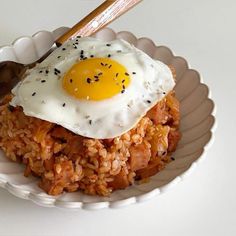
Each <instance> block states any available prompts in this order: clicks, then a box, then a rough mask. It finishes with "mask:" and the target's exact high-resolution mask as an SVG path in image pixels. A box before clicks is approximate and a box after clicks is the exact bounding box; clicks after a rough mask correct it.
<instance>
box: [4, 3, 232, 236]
mask: <svg viewBox="0 0 236 236" xmlns="http://www.w3.org/2000/svg"><path fill="white" fill-rule="evenodd" d="M0 2H1V8H0V10H1V14H0V45H3V44H9V43H11V42H12V40H13V39H15V38H16V37H18V36H22V35H31V34H33V33H34V32H36V31H38V30H40V29H47V30H53V29H54V28H56V27H59V26H62V25H64V26H71V25H73V24H74V23H76V22H77V21H78V20H79V19H80V18H81V17H83V16H85V15H86V14H87V13H88V12H89V11H91V10H92V9H94V8H95V7H96V6H97V5H99V4H100V3H101V2H102V1H101V0H68V1H62V0H57V1H52V0H51V1H49V0H40V1H38V0H37V1H36V0H20V1H16V0H15V1H14V0H8V1H4V0H1V1H0ZM55 2H56V3H55ZM66 2H67V3H66ZM235 12H236V2H235V1H234V0H198V1H193V0H192V1H189V0H178V1H173V0H165V1H158V0H146V1H144V2H143V3H142V4H140V5H139V6H137V7H136V8H135V9H133V10H132V11H131V12H129V13H128V14H126V15H124V16H122V17H121V18H120V19H118V20H117V21H116V22H114V23H113V24H112V25H111V26H112V27H113V28H114V29H115V30H116V31H119V30H130V31H133V32H134V33H135V34H136V35H137V36H140V37H141V36H148V37H150V38H152V39H153V40H154V41H155V42H156V43H157V44H164V45H168V46H169V47H170V48H172V49H173V50H174V51H175V52H176V54H177V55H181V56H184V57H185V58H187V59H188V61H189V62H190V64H191V65H192V67H193V68H196V69H197V70H199V71H200V72H201V74H202V75H203V77H204V81H205V83H206V84H207V85H208V86H209V87H210V89H211V91H212V95H213V99H214V101H215V103H216V105H217V115H216V118H217V122H218V129H217V132H216V135H215V143H214V145H213V146H212V147H211V149H210V150H209V152H208V154H207V158H206V159H205V161H204V162H203V163H202V164H201V165H200V166H199V167H198V168H197V169H196V170H195V172H194V173H193V174H192V175H191V176H190V177H189V178H188V179H186V180H185V181H183V182H181V183H180V184H178V185H177V186H176V187H175V188H173V189H172V190H171V191H169V192H168V193H165V194H163V195H160V196H158V197H156V198H155V199H153V200H150V201H148V202H145V203H142V204H138V205H133V206H130V207H127V208H123V209H120V210H99V211H84V210H79V211H77V212H67V211H62V210H59V209H55V208H43V207H40V206H37V205H35V204H34V203H32V202H30V201H25V200H22V199H18V198H16V197H14V196H12V195H11V194H10V193H8V192H7V191H6V190H4V189H0V214H1V216H0V235H1V236H7V235H24V236H27V235H41V236H44V235H57V236H61V235H88V236H89V235H96V236H100V235H109V234H111V235H119V236H120V235H135V236H138V235H147V236H149V235H160V236H163V235H168V236H171V235H181V236H184V235H188V236H192V235H204V236H207V235H214V236H218V235H224V236H233V235H236V184H235V180H236V170H235V169H236V156H235V151H233V150H234V147H235V146H236V142H235V140H236V138H235V133H236V125H235V123H236V109H235V103H234V102H235V101H236V96H235V95H236V76H235V68H236V59H235V58H236V56H235V54H236V28H235V22H236V13H235Z"/></svg>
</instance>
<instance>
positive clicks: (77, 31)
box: [56, 0, 142, 45]
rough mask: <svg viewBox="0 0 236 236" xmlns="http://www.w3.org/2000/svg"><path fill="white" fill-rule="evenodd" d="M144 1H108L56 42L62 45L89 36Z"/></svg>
mask: <svg viewBox="0 0 236 236" xmlns="http://www.w3.org/2000/svg"><path fill="white" fill-rule="evenodd" d="M141 1H142V0H107V1H105V2H103V3H102V4H101V5H100V6H98V7H97V8H96V9H95V10H94V11H92V12H91V13H90V14H89V15H87V16H86V17H85V18H83V19H82V20H81V21H80V22H79V23H77V24H76V25H74V26H73V27H72V28H71V29H70V30H69V31H67V32H66V33H65V34H63V35H62V36H61V37H60V38H58V39H57V40H56V44H57V45H61V44H63V43H64V42H66V41H67V40H68V39H70V38H74V37H76V36H78V35H80V36H89V35H91V34H93V33H95V32H97V31H98V30H99V29H101V28H103V27H104V26H106V25H107V24H109V23H110V22H112V21H113V20H115V19H117V18H118V17H119V16H121V15H122V14H124V13H125V12H126V11H128V10H129V9H131V8H132V7H133V6H135V5H136V4H137V3H139V2H141Z"/></svg>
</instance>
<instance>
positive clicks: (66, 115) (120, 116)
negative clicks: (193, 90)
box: [11, 37, 175, 139]
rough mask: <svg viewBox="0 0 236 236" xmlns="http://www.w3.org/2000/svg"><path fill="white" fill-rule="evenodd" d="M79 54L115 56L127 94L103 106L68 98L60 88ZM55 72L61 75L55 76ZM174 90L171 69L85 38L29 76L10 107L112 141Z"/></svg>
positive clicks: (125, 48) (120, 46)
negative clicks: (127, 79)
mask: <svg viewBox="0 0 236 236" xmlns="http://www.w3.org/2000/svg"><path fill="white" fill-rule="evenodd" d="M76 42H77V43H78V44H75V43H76ZM107 45H109V46H107ZM81 50H83V51H84V56H85V57H88V58H89V57H90V55H94V57H107V55H108V54H111V55H112V57H111V59H113V60H116V61H117V62H119V63H120V64H122V65H123V66H125V67H126V69H127V71H128V73H129V74H130V79H131V81H130V84H129V86H128V87H127V88H126V90H125V93H123V94H121V93H120V94H117V95H115V96H114V97H112V98H109V99H104V100H101V101H91V100H84V99H76V98H74V97H72V96H70V95H69V94H68V93H67V92H66V91H65V90H64V89H63V87H62V78H63V76H64V74H65V73H66V72H67V71H68V70H69V69H70V68H71V67H72V66H73V65H74V64H75V63H77V62H78V60H79V55H80V53H79V52H80V51H81ZM55 68H56V69H57V70H59V71H60V73H56V74H55ZM132 72H135V74H133V73H132ZM42 81H45V82H42ZM174 85H175V82H174V79H173V76H172V73H171V71H170V69H169V67H168V66H166V65H165V64H163V63H162V62H160V61H154V60H153V59H152V58H151V57H149V56H148V55H146V54H145V53H144V52H142V51H141V50H139V49H137V48H135V47H134V46H133V45H130V44H129V43H127V42H126V41H124V40H118V39H117V40H114V41H111V42H104V41H102V40H99V39H95V38H90V37H85V38H80V39H74V40H70V41H68V42H67V43H65V44H63V45H62V46H61V47H60V48H58V49H56V50H55V51H54V52H53V53H52V54H51V55H50V56H49V57H48V58H46V59H45V60H44V61H43V62H42V63H40V64H38V65H37V66H36V67H35V68H33V69H31V70H29V71H27V76H26V78H25V79H24V80H23V81H21V82H20V83H18V85H17V86H16V87H15V88H14V89H13V90H12V93H13V95H14V97H13V99H12V101H11V105H13V106H21V107H22V108H23V111H24V113H25V114H26V115H28V116H33V117H36V118H40V119H43V120H47V121H50V122H52V123H56V124H58V125H61V126H63V127H64V128H67V129H68V130H70V131H72V132H74V133H76V134H79V135H82V136H85V137H91V138H97V139H105V138H114V137H117V136H119V135H121V134H123V133H125V132H127V131H128V130H130V129H132V128H133V127H134V126H135V125H136V124H137V123H138V121H139V120H140V119H141V118H142V117H143V116H144V115H145V114H146V112H147V111H148V110H149V109H150V108H151V107H153V106H154V105H155V104H156V103H157V102H158V101H160V100H161V99H162V98H163V97H164V96H165V94H167V93H168V92H169V91H171V90H172V89H173V87H174ZM104 92H105V91H104Z"/></svg>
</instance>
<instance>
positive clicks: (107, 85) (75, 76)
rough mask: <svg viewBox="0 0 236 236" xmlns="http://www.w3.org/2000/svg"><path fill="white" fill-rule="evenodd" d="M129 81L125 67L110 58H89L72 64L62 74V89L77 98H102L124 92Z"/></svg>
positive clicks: (96, 99)
mask: <svg viewBox="0 0 236 236" xmlns="http://www.w3.org/2000/svg"><path fill="white" fill-rule="evenodd" d="M129 83H130V75H129V74H128V72H127V70H126V68H125V67H124V66H123V65H121V64H120V63H118V62H117V61H115V60H112V59H110V58H90V59H86V60H83V61H79V62H78V63H76V64H74V65H73V66H72V67H71V68H70V70H69V71H68V72H67V73H66V74H65V75H64V77H63V80H62V85H63V88H64V90H65V91H66V92H67V93H69V94H70V95H71V96H73V97H75V98H77V99H87V100H95V101H98V100H103V99H106V98H111V97H113V96H115V95H117V94H119V93H125V89H126V88H127V87H128V85H129Z"/></svg>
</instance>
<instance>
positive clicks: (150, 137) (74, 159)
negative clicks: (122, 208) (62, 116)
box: [0, 92, 180, 196]
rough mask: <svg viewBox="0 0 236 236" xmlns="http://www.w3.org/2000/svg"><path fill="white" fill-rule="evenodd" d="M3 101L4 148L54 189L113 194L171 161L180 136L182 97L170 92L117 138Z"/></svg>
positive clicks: (0, 137)
mask: <svg viewBox="0 0 236 236" xmlns="http://www.w3.org/2000/svg"><path fill="white" fill-rule="evenodd" d="M10 100H11V95H7V96H6V97H5V98H4V99H3V100H2V101H0V148H1V149H2V150H3V151H4V152H5V155H6V156H7V157H8V158H10V159H11V160H12V161H17V162H22V163H23V164H24V165H25V172H24V175H25V176H29V175H34V176H37V177H38V178H39V186H40V187H41V188H42V189H43V190H44V191H46V192H47V193H48V194H50V195H58V194H61V193H62V192H63V191H67V192H74V191H78V190H82V191H84V192H85V193H86V194H91V195H102V196H108V195H109V194H110V193H111V192H112V191H114V190H116V189H124V188H126V187H128V186H129V185H132V184H133V183H134V181H135V180H145V179H147V178H148V177H150V176H152V175H154V174H156V173H157V172H159V171H160V170H162V169H163V168H164V167H165V165H166V164H167V163H168V162H170V161H171V153H172V152H173V151H174V150H175V149H176V146H177V143H178V141H179V139H180V133H179V131H178V128H179V102H178V100H177V99H176V98H175V95H174V92H171V93H169V94H168V95H167V96H166V97H165V98H164V99H163V100H162V101H160V102H159V103H158V104H157V105H156V106H155V107H153V108H152V109H151V110H150V111H149V112H148V113H147V114H146V116H145V117H143V118H142V119H141V120H140V122H139V123H138V124H137V125H136V126H135V127H134V128H133V129H132V130H130V131H128V132H127V133H125V134H123V135H121V136H119V137H116V138H114V139H103V140H99V139H92V138H86V137H82V136H79V135H76V134H74V133H72V132H70V131H68V130H67V129H65V128H63V127H61V126H59V125H56V124H53V123H50V122H47V121H43V120H40V119H38V118H34V117H29V116H26V115H25V114H24V113H23V111H22V108H20V107H16V108H14V107H12V106H10V105H9V101H10Z"/></svg>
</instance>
